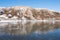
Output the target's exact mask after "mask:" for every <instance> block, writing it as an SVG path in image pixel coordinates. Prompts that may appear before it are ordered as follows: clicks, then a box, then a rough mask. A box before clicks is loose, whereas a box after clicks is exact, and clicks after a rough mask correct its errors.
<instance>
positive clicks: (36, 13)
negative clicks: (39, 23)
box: [0, 6, 60, 20]
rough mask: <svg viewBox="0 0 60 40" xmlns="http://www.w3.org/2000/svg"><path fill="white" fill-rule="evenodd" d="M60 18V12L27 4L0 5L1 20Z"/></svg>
mask: <svg viewBox="0 0 60 40" xmlns="http://www.w3.org/2000/svg"><path fill="white" fill-rule="evenodd" d="M7 19H10V20H13V19H14V20H15V19H19V20H45V19H46V20H60V12H56V11H52V10H48V9H46V8H32V7H27V6H14V7H0V20H7Z"/></svg>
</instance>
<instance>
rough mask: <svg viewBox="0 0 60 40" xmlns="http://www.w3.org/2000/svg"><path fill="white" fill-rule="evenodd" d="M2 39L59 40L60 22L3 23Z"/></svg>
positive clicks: (0, 32) (0, 36)
mask: <svg viewBox="0 0 60 40" xmlns="http://www.w3.org/2000/svg"><path fill="white" fill-rule="evenodd" d="M0 39H4V40H5V39H12V40H14V39H16V40H59V39H60V22H55V23H53V22H39V21H37V22H33V21H27V22H23V21H21V22H15V23H12V22H11V23H10V22H5V23H3V22H1V23H0Z"/></svg>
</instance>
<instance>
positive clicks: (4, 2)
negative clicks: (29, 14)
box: [0, 0, 60, 11]
mask: <svg viewBox="0 0 60 40" xmlns="http://www.w3.org/2000/svg"><path fill="white" fill-rule="evenodd" d="M11 6H30V7H33V8H47V9H51V10H55V11H60V0H0V7H11Z"/></svg>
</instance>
